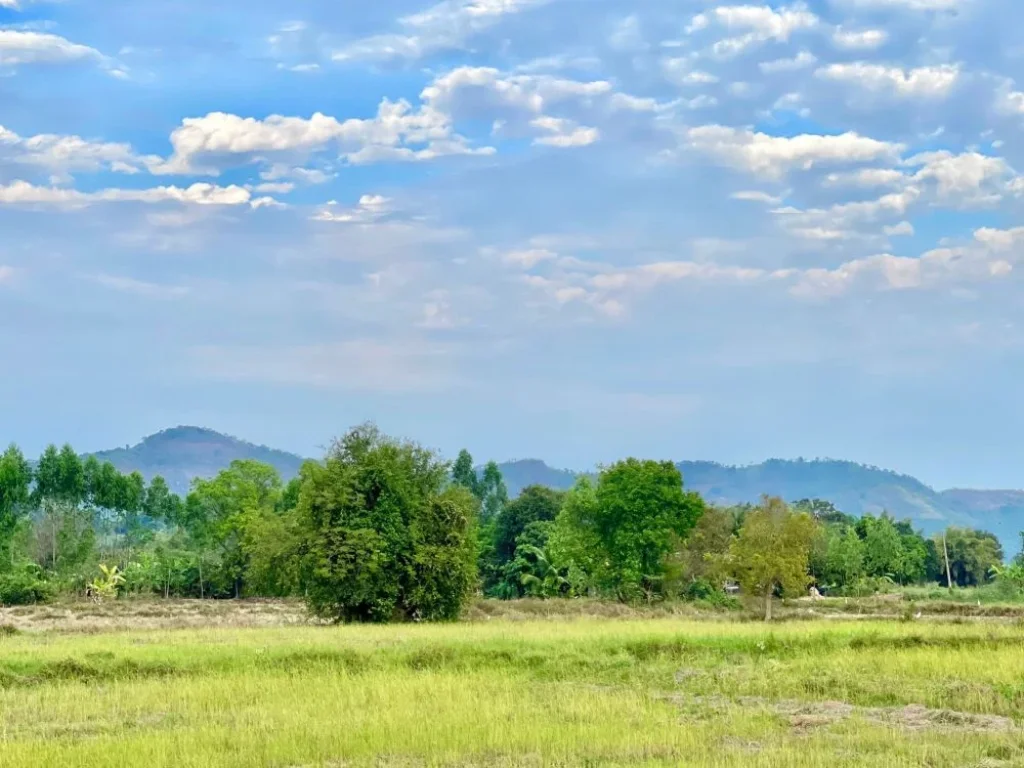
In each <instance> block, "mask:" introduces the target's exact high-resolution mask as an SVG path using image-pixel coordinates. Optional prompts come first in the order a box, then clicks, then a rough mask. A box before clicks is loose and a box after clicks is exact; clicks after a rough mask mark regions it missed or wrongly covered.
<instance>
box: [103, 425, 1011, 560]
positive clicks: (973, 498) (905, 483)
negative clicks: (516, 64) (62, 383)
mask: <svg viewBox="0 0 1024 768" xmlns="http://www.w3.org/2000/svg"><path fill="white" fill-rule="evenodd" d="M95 455H96V457H97V458H98V459H100V460H105V461H110V462H111V463H113V464H114V466H116V467H117V468H118V469H120V470H121V471H122V472H125V471H134V470H138V471H140V472H141V473H142V474H143V475H144V476H145V477H146V478H147V479H150V478H152V477H153V476H154V475H163V477H164V478H165V479H166V480H167V482H168V484H169V485H170V486H171V488H172V489H174V490H175V491H177V492H178V493H181V494H184V493H186V492H187V491H188V487H189V484H190V483H191V482H192V479H193V478H196V477H204V478H208V477H212V476H214V475H216V474H217V472H219V471H220V470H221V469H223V468H224V467H226V466H227V465H228V464H230V463H231V462H232V461H234V460H236V459H256V460H258V461H262V462H265V463H267V464H271V465H273V466H274V467H276V468H277V470H278V471H279V472H280V473H281V475H282V477H284V478H285V479H290V478H292V477H294V476H295V475H296V474H297V473H298V471H299V467H300V466H301V465H302V462H303V461H304V459H303V458H302V457H301V456H297V455H295V454H293V453H288V452H286V451H279V450H275V449H273V448H267V447H266V446H260V445H254V444H252V443H249V442H246V441H244V440H239V439H238V438H234V437H229V436H227V435H223V434H220V433H219V432H215V431H213V430H210V429H202V428H199V427H175V428H174V429H167V430H164V431H163V432H158V433H157V434H155V435H151V436H150V437H147V438H145V439H144V440H143V441H142V442H141V443H139V444H138V445H135V446H132V447H127V448H117V449H114V450H111V451H102V452H100V453H97V454H95ZM499 466H500V468H501V471H502V474H503V475H504V477H505V483H506V485H507V486H508V490H509V493H510V495H512V496H516V495H518V494H519V492H520V491H521V490H522V489H523V488H525V487H526V486H528V485H546V486H549V487H552V488H560V489H565V488H570V487H571V486H572V484H573V483H574V482H575V481H576V478H577V477H578V476H579V474H578V473H576V472H573V471H570V470H565V469H555V468H552V467H549V466H548V465H547V464H545V463H544V462H543V461H541V460H539V459H527V460H521V461H510V462H506V463H504V464H500V465H499ZM678 466H679V469H680V471H681V472H682V474H683V482H684V484H685V485H686V487H687V488H690V489H692V490H696V491H698V492H700V493H701V495H703V496H704V498H705V499H707V500H708V501H710V502H712V503H715V504H740V503H744V502H755V501H757V500H758V499H759V498H760V497H761V495H762V494H764V493H767V494H770V495H773V496H781V497H782V498H784V499H786V500H788V501H797V500H799V499H812V498H818V499H826V500H828V501H831V502H832V503H833V504H835V506H836V507H837V508H839V509H841V510H842V511H844V512H847V513H849V514H852V515H863V514H879V513H881V512H882V511H888V512H889V513H890V514H892V515H893V516H894V517H896V518H897V519H904V518H909V519H910V520H912V521H913V522H914V524H915V525H916V526H917V527H919V528H921V529H922V530H924V531H925V532H926V533H932V532H934V531H938V530H941V529H943V528H945V527H946V526H948V525H959V526H970V527H974V528H981V529H983V530H987V531H992V532H993V533H995V534H996V535H997V536H999V538H1000V540H1001V541H1002V542H1003V548H1004V550H1006V552H1007V553H1008V554H1010V553H1016V552H1018V551H1019V550H1020V531H1022V530H1024V491H1004V490H1000V491H988V490H966V489H954V490H948V491H936V490H934V489H933V488H930V487H928V486H927V485H925V484H924V483H922V482H921V481H919V480H916V479H915V478H913V477H909V476H907V475H900V474H897V473H896V472H891V471H889V470H884V469H879V468H878V467H869V466H865V465H863V464H855V463H853V462H849V461H833V460H814V461H804V460H795V461H788V460H782V459H771V460H769V461H766V462H764V463H762V464H754V465H751V466H745V467H729V466H724V465H722V464H716V463H713V462H709V461H683V462H680V463H679V464H678Z"/></svg>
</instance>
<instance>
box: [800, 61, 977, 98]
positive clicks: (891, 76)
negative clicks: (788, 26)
mask: <svg viewBox="0 0 1024 768" xmlns="http://www.w3.org/2000/svg"><path fill="white" fill-rule="evenodd" d="M815 74H816V75H817V76H818V77H820V78H823V79H825V80H833V81H836V82H842V83H850V84H852V85H855V86H857V87H858V88H860V89H862V90H865V91H871V92H874V93H881V94H884V95H890V94H894V95H896V96H907V97H922V98H941V97H943V96H946V95H947V94H948V93H949V92H950V91H951V90H952V89H953V87H954V86H955V85H956V82H957V79H958V78H959V76H960V67H959V66H958V65H956V64H940V65H938V66H934V67H918V68H916V69H909V70H903V69H900V68H899V67H887V66H884V65H882V64H871V63H868V62H863V61H859V62H853V63H850V64H829V65H828V66H826V67H822V68H821V69H818V70H817V71H816V72H815Z"/></svg>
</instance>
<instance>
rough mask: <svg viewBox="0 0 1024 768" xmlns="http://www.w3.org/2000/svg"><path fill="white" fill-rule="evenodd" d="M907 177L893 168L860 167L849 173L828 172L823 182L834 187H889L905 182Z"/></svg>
mask: <svg viewBox="0 0 1024 768" xmlns="http://www.w3.org/2000/svg"><path fill="white" fill-rule="evenodd" d="M906 180H907V177H906V174H904V173H903V172H902V171H898V170H896V169H895V168H861V169H860V170H857V171H853V172H849V173H830V174H829V175H828V176H826V177H825V184H827V185H829V186H835V187H890V186H899V185H900V184H903V183H904V182H906Z"/></svg>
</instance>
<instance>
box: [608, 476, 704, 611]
mask: <svg viewBox="0 0 1024 768" xmlns="http://www.w3.org/2000/svg"><path fill="white" fill-rule="evenodd" d="M703 512H704V502H703V501H702V500H701V497H700V496H699V495H698V494H696V493H692V492H684V491H683V478H682V476H681V475H680V473H679V469H678V468H677V467H676V466H675V465H674V464H673V463H672V462H670V461H641V460H640V459H633V458H630V459H626V460H624V461H620V462H617V463H615V464H613V465H611V466H610V467H607V468H606V469H604V470H602V472H601V474H600V477H599V478H598V482H597V507H596V510H595V519H594V527H595V532H596V534H597V536H598V539H599V541H600V542H601V547H602V549H603V550H604V552H605V553H606V554H607V559H608V562H609V563H610V576H611V581H612V586H613V588H614V589H615V591H616V593H617V594H618V595H619V596H620V597H622V598H625V599H635V598H637V597H640V596H641V595H645V594H646V595H651V594H652V593H653V592H655V591H657V590H658V589H660V587H661V579H662V575H663V565H664V559H665V556H666V555H667V554H668V553H669V552H671V551H672V549H673V543H674V542H675V541H676V540H677V539H680V538H685V537H686V536H687V534H689V532H690V531H691V530H692V529H693V527H694V525H696V523H697V520H698V519H700V516H701V514H702V513H703Z"/></svg>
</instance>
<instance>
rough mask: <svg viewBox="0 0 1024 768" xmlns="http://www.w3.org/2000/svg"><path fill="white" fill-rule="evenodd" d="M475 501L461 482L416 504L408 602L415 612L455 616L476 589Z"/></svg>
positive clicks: (432, 617) (405, 598)
mask: <svg viewBox="0 0 1024 768" xmlns="http://www.w3.org/2000/svg"><path fill="white" fill-rule="evenodd" d="M474 510H475V503H474V500H473V498H472V495H471V494H470V493H469V492H468V491H467V490H466V489H462V488H453V489H450V490H448V491H444V492H443V493H441V494H440V495H437V496H434V497H432V498H429V499H427V501H426V503H425V504H424V505H423V506H422V507H421V508H418V509H413V510H412V515H411V519H410V539H411V541H410V549H409V552H408V553H407V554H406V555H405V556H404V557H403V559H404V560H405V561H406V576H407V578H406V582H405V584H404V585H403V588H404V589H403V591H404V593H405V595H404V596H403V598H402V602H403V603H404V608H405V611H406V613H407V615H409V616H410V617H411V618H414V619H417V620H427V621H451V620H454V619H457V618H458V617H459V614H460V613H461V612H462V608H463V606H464V605H465V603H466V601H467V600H468V599H469V597H470V596H471V595H472V594H473V592H474V590H475V589H476V579H477V571H476V551H475V550H476V547H475V541H474V537H475V533H476V531H475V525H474V514H473V513H474Z"/></svg>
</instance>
